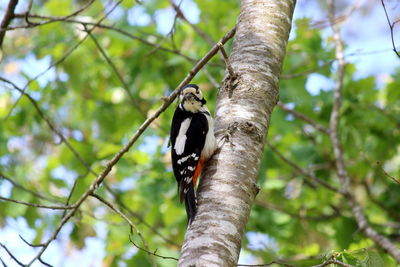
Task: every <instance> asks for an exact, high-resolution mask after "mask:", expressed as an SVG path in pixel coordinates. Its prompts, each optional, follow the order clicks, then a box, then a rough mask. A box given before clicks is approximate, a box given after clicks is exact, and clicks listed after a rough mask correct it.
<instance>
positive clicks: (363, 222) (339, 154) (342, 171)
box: [328, 0, 400, 263]
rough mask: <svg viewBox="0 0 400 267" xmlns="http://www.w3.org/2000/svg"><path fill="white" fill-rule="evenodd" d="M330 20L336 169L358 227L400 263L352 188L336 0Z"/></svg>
mask: <svg viewBox="0 0 400 267" xmlns="http://www.w3.org/2000/svg"><path fill="white" fill-rule="evenodd" d="M328 10H329V20H330V22H331V27H332V30H333V37H334V40H335V44H336V46H335V55H336V59H337V61H338V74H337V78H336V82H335V87H334V92H333V94H334V103H333V108H332V113H331V118H330V139H331V142H332V146H333V152H334V155H335V161H336V169H337V173H338V177H339V179H340V181H341V183H342V187H341V192H342V194H343V195H344V196H345V197H346V198H347V199H348V201H349V205H350V207H351V209H352V211H353V215H354V218H355V219H356V221H357V224H358V227H359V228H360V230H361V231H363V232H364V234H365V235H366V236H367V237H369V238H370V239H372V240H373V241H374V242H375V243H376V244H377V245H379V246H380V247H381V248H383V249H385V250H387V251H388V252H389V253H390V254H391V255H392V256H393V257H394V259H395V260H396V261H397V262H398V263H400V250H399V249H398V248H397V247H396V246H395V245H394V244H393V243H392V242H391V241H390V240H389V239H387V238H386V237H384V236H382V235H380V234H379V233H377V232H376V231H375V230H374V229H372V228H371V227H370V225H369V223H368V220H367V218H366V217H365V214H364V212H363V210H362V208H361V206H360V204H359V203H358V202H357V200H356V198H355V196H354V194H353V193H352V191H351V190H350V177H349V175H348V173H347V170H346V166H345V163H344V159H343V149H342V146H341V142H340V140H339V120H340V107H341V97H342V95H341V91H342V87H343V79H344V72H345V62H344V56H343V42H342V39H341V36H340V29H339V26H338V25H337V24H334V16H335V7H334V0H328Z"/></svg>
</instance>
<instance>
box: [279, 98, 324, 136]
mask: <svg viewBox="0 0 400 267" xmlns="http://www.w3.org/2000/svg"><path fill="white" fill-rule="evenodd" d="M277 105H278V107H280V108H281V109H282V110H283V111H286V112H288V113H290V114H292V115H293V116H295V117H296V118H298V119H301V120H303V121H305V122H307V123H308V124H310V125H312V126H314V128H315V129H317V130H318V131H320V132H322V133H324V134H327V135H329V129H328V128H327V127H325V126H324V125H322V124H319V123H318V122H316V121H314V120H313V119H311V118H310V117H307V116H306V115H304V114H303V113H300V112H298V111H296V110H293V109H290V108H288V107H287V106H285V105H284V104H283V103H282V102H280V101H279V102H278V104H277Z"/></svg>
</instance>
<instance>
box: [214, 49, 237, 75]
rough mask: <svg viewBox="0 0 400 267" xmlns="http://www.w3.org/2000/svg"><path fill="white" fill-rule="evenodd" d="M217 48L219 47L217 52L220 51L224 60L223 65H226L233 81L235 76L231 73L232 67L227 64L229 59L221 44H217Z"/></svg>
mask: <svg viewBox="0 0 400 267" xmlns="http://www.w3.org/2000/svg"><path fill="white" fill-rule="evenodd" d="M218 46H219V50H220V51H221V53H222V56H223V58H224V61H225V64H226V68H227V69H228V72H229V75H230V76H231V78H232V79H235V78H236V76H237V75H236V74H235V72H234V71H233V68H232V65H231V63H230V62H229V58H228V55H227V54H226V51H225V48H224V45H223V44H221V43H218Z"/></svg>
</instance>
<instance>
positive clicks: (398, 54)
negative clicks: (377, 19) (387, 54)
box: [381, 0, 400, 58]
mask: <svg viewBox="0 0 400 267" xmlns="http://www.w3.org/2000/svg"><path fill="white" fill-rule="evenodd" d="M381 3H382V7H383V10H384V11H385V16H386V20H387V22H388V24H389V28H390V37H391V39H392V47H393V52H394V53H395V54H396V55H397V57H399V58H400V53H399V51H397V49H396V44H395V42H394V25H396V23H397V22H399V20H396V21H394V22H393V23H392V22H391V21H390V19H389V15H388V13H387V10H386V5H385V1H384V0H381Z"/></svg>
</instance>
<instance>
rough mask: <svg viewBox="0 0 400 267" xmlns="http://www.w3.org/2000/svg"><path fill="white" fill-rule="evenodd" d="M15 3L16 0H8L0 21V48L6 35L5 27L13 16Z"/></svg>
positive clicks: (16, 2)
mask: <svg viewBox="0 0 400 267" xmlns="http://www.w3.org/2000/svg"><path fill="white" fill-rule="evenodd" d="M17 4H18V0H10V2H8V7H7V10H6V13H5V14H4V17H3V20H2V21H1V25H0V49H1V48H2V46H3V40H4V36H5V35H6V28H7V27H8V25H9V24H10V22H11V21H12V19H13V18H14V17H15V15H14V11H15V7H16V6H17Z"/></svg>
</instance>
